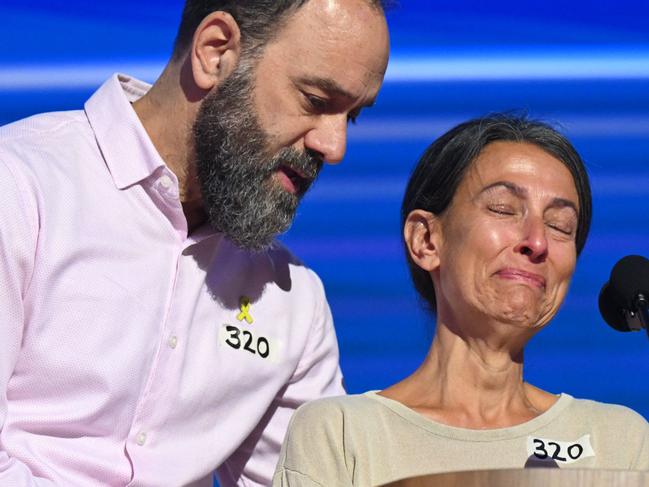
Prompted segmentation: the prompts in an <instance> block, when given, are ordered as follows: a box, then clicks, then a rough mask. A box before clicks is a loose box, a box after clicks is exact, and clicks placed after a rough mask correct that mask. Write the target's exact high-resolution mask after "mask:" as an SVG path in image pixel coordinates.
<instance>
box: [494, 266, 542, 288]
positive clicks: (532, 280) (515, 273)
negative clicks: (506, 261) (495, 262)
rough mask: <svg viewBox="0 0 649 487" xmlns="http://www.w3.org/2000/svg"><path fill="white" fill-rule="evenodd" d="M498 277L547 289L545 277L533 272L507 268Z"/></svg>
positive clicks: (500, 271)
mask: <svg viewBox="0 0 649 487" xmlns="http://www.w3.org/2000/svg"><path fill="white" fill-rule="evenodd" d="M496 275H497V276H498V277H501V278H503V279H510V280H512V281H520V282H526V283H528V284H530V285H531V286H534V287H537V288H539V289H543V288H545V278H544V277H543V276H541V275H539V274H535V273H533V272H528V271H524V270H522V269H515V268H511V267H506V268H505V269H501V270H499V271H498V272H496Z"/></svg>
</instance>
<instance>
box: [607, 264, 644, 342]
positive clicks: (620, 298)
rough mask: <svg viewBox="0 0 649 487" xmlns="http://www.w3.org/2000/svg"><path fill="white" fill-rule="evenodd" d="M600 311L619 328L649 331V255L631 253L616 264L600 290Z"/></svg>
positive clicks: (611, 323)
mask: <svg viewBox="0 0 649 487" xmlns="http://www.w3.org/2000/svg"><path fill="white" fill-rule="evenodd" d="M599 312H600V314H601V315H602V318H604V321H606V323H608V325H609V326H611V327H612V328H615V329H616V330H618V331H638V330H641V329H643V328H644V329H645V330H646V331H647V335H649V259H646V258H645V257H642V256H641V255H627V256H626V257H623V258H622V259H620V260H619V261H618V262H617V263H616V264H615V265H614V266H613V270H611V277H610V279H609V281H608V282H607V283H605V284H604V286H602V290H601V291H600V293H599Z"/></svg>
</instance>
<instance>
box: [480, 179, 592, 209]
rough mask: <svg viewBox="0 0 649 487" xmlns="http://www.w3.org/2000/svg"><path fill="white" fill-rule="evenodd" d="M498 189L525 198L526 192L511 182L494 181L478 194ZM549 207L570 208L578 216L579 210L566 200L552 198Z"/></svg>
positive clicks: (572, 202) (570, 201) (573, 203)
mask: <svg viewBox="0 0 649 487" xmlns="http://www.w3.org/2000/svg"><path fill="white" fill-rule="evenodd" d="M498 187H503V188H505V189H506V190H507V191H509V192H510V193H512V194H513V195H515V196H517V197H519V198H525V197H527V190H526V189H525V188H523V187H521V186H519V185H517V184H514V183H512V182H511V181H496V182H495V183H491V184H490V185H488V186H485V187H484V188H482V191H480V193H479V194H484V193H487V192H489V191H493V190H494V189H495V188H498ZM549 206H550V207H552V208H572V209H573V210H574V211H575V213H576V214H577V215H579V210H578V209H577V205H576V204H575V202H574V201H572V200H569V199H566V198H552V201H551V202H550V205H549Z"/></svg>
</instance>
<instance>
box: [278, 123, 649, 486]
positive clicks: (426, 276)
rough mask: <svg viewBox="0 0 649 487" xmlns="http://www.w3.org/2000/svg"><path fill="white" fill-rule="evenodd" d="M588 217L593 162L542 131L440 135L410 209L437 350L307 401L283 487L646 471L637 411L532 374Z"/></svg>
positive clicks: (419, 277) (471, 127) (501, 128)
mask: <svg viewBox="0 0 649 487" xmlns="http://www.w3.org/2000/svg"><path fill="white" fill-rule="evenodd" d="M590 217H591V195H590V187H589V183H588V177H587V174H586V171H585V168H584V165H583V162H582V161H581V159H580V157H579V155H578V154H577V153H576V151H575V150H574V148H573V147H572V146H571V144H570V143H569V142H568V141H567V140H566V139H565V138H564V137H563V136H561V135H560V134H559V133H557V132H556V131H555V130H554V129H552V128H550V127H549V126H547V125H545V124H542V123H538V122H532V121H528V120H525V119H520V118H513V117H508V116H494V117H489V118H484V119H477V120H472V121H470V122H467V123H464V124H462V125H459V126H458V127H455V128H454V129H452V130H451V131H449V132H448V133H446V134H445V135H443V136H442V137H441V138H439V139H438V140H437V141H435V142H434V143H433V144H432V145H431V146H430V147H429V148H428V150H427V151H426V152H425V154H424V155H423V157H422V158H421V160H420V161H419V164H418V166H417V167H416V169H415V171H414V173H413V175H412V177H411V178H410V182H409V184H408V188H407V190H406V194H405V197H404V201H403V206H402V222H403V231H404V241H405V247H406V251H407V252H406V254H407V258H408V264H409V267H410V271H411V275H412V278H413V282H414V285H415V287H416V288H417V291H418V292H419V293H420V295H421V297H422V298H423V299H424V301H425V302H426V303H427V305H428V306H429V307H430V308H431V310H432V312H433V313H435V314H436V317H437V325H436V334H435V337H434V339H433V343H432V345H431V347H430V351H429V353H428V355H427V356H426V358H425V360H424V362H423V364H422V365H421V366H420V367H419V369H418V370H416V371H415V372H414V373H413V374H412V375H411V376H410V377H407V378H406V379H404V380H403V381H401V382H399V383H397V384H395V385H393V386H391V387H389V388H388V389H385V390H384V391H381V392H368V393H365V394H362V395H357V396H347V397H340V398H330V399H323V400H320V401H316V402H313V403H310V404H307V405H305V406H304V407H302V408H300V409H299V410H298V412H297V413H296V414H295V416H294V418H293V420H292V424H291V427H290V429H289V432H288V434H287V437H286V440H285V443H284V447H283V449H282V454H281V457H280V463H279V465H278V469H277V472H276V475H275V479H274V485H275V486H314V485H319V486H326V487H329V486H345V485H362V486H366V485H381V484H385V483H388V482H392V481H394V480H398V479H401V478H405V477H412V476H416V475H424V474H430V473H440V472H448V471H460V470H479V469H491V468H497V469H501V468H523V467H526V466H532V465H535V464H542V465H543V464H548V465H552V466H559V467H561V468H571V467H574V468H606V469H638V470H649V425H648V424H647V422H646V421H645V420H644V419H643V418H642V417H641V416H640V415H638V414H636V413H635V412H633V411H631V410H629V409H627V408H625V407H622V406H615V405H607V404H602V403H597V402H594V401H587V400H578V399H574V398H572V397H571V396H569V395H568V394H561V395H558V396H557V395H554V394H551V393H549V392H546V391H543V390H541V389H538V388H536V387H534V386H532V385H531V384H528V383H526V382H524V381H523V351H524V347H525V345H526V343H527V342H528V340H529V339H530V338H532V336H533V335H534V334H535V333H537V332H538V331H539V330H540V329H541V328H543V327H544V326H545V325H546V324H547V323H548V322H549V321H550V320H551V319H552V317H553V316H554V315H555V313H556V312H557V310H558V308H559V306H560V305H561V302H562V301H563V299H564V297H565V294H566V291H567V290H568V285H569V282H570V278H571V277H572V274H573V272H574V269H575V263H576V259H577V256H578V254H579V253H580V252H581V250H582V248H583V246H584V243H585V241H586V236H587V234H588V229H589V225H590Z"/></svg>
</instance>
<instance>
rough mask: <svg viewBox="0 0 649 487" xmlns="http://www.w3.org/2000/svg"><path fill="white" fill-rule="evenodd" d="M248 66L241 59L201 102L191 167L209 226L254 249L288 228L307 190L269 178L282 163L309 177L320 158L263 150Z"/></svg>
mask: <svg viewBox="0 0 649 487" xmlns="http://www.w3.org/2000/svg"><path fill="white" fill-rule="evenodd" d="M251 79H252V68H250V67H247V66H245V65H242V64H241V63H240V64H239V66H238V67H237V69H236V70H235V72H234V73H233V74H232V75H231V76H229V77H228V78H227V79H226V80H225V81H224V82H223V83H222V84H221V85H220V86H219V87H218V89H217V90H214V91H213V92H212V93H210V94H209V95H208V96H207V97H205V99H204V100H203V102H202V104H201V107H200V109H199V113H198V115H197V118H196V121H195V122H194V126H193V136H194V144H195V151H196V169H197V176H198V181H199V184H200V187H201V192H202V197H203V205H204V208H205V211H206V213H207V216H208V219H209V222H210V224H211V225H212V227H213V228H214V229H215V230H216V231H219V232H222V233H223V234H224V235H225V236H226V237H227V238H228V239H230V240H231V241H232V242H233V243H234V244H235V245H237V246H238V247H241V248H243V249H248V250H254V251H259V250H263V249H265V248H267V247H268V246H270V244H271V243H272V241H273V239H274V238H275V237H276V236H277V235H279V234H281V233H283V232H285V231H286V230H288V228H289V227H290V226H291V223H292V221H293V218H294V216H295V211H296V209H297V206H298V204H299V202H300V199H301V198H302V196H303V195H304V192H305V191H306V189H307V188H302V190H301V191H299V192H298V194H291V193H290V192H288V191H286V190H285V189H284V188H283V187H282V186H281V184H280V183H279V182H278V181H277V180H276V178H275V177H274V173H275V172H276V171H277V169H278V168H279V167H280V165H287V166H290V167H292V168H295V169H297V170H299V171H301V172H302V173H303V174H304V175H305V176H307V177H308V178H310V179H315V178H316V176H317V175H318V173H319V172H320V169H321V168H322V161H321V159H320V158H318V157H315V156H313V155H310V154H307V153H300V152H299V151H298V150H296V149H294V148H292V147H286V148H284V149H281V150H280V151H279V152H278V153H276V154H275V155H272V154H268V151H267V149H266V148H267V147H268V146H269V145H270V142H271V137H270V136H269V135H267V134H266V133H265V132H264V131H263V129H262V128H261V126H260V124H259V121H258V118H257V115H256V111H255V108H254V106H253V102H252V100H253V97H252V83H251Z"/></svg>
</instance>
